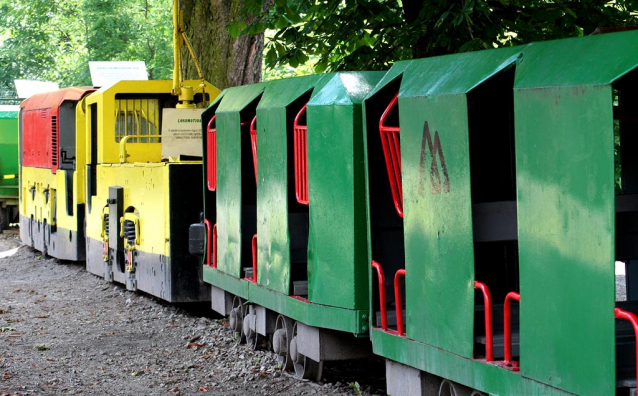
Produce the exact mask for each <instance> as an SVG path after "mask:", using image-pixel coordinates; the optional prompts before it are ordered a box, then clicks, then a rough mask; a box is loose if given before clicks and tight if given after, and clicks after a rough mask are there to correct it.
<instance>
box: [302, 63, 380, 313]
mask: <svg viewBox="0 0 638 396" xmlns="http://www.w3.org/2000/svg"><path fill="white" fill-rule="evenodd" d="M383 74H384V73H380V72H371V73H339V74H336V75H334V77H332V78H331V80H330V82H329V83H327V84H326V85H325V86H324V87H323V88H322V89H321V90H320V91H319V92H317V93H316V95H315V96H314V97H313V99H312V100H311V101H310V102H309V103H308V108H307V116H308V185H309V187H308V188H309V201H310V204H309V212H310V227H309V235H310V236H309V247H308V299H309V300H310V301H312V302H313V303H319V304H323V305H332V306H337V307H342V308H349V309H366V310H367V309H368V306H367V304H368V259H367V240H366V223H365V221H366V219H365V190H364V177H365V175H364V172H365V169H364V167H363V132H362V124H361V121H362V119H361V117H362V114H361V102H362V100H363V97H365V95H366V94H367V93H368V92H370V90H371V89H372V88H373V87H374V85H375V84H376V83H377V82H378V81H379V79H380V78H381V77H382V76H383ZM344 285H348V287H344Z"/></svg>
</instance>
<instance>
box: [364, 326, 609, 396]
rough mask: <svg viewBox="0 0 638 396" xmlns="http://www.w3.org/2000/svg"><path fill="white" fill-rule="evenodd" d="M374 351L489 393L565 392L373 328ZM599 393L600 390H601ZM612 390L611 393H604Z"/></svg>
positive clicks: (552, 395)
mask: <svg viewBox="0 0 638 396" xmlns="http://www.w3.org/2000/svg"><path fill="white" fill-rule="evenodd" d="M370 337H371V339H372V345H373V350H374V353H375V354H377V355H381V356H385V357H387V358H388V359H391V360H394V361H397V362H401V363H403V364H406V365H409V366H412V367H416V368H417V369H420V370H423V371H427V372H428V373H432V374H435V375H438V376H440V377H443V378H448V379H451V380H452V381H455V382H458V383H460V384H463V385H466V386H469V387H471V388H474V389H477V390H480V391H482V392H485V393H488V394H490V395H507V396H510V395H525V396H568V395H573V393H568V392H565V391H562V390H560V389H557V388H554V387H551V386H548V385H546V384H542V383H540V382H538V381H534V380H533V379H530V378H526V377H525V376H523V375H521V374H518V373H515V372H512V371H509V370H505V369H502V368H500V367H499V366H497V365H494V364H486V363H485V362H484V361H477V360H472V359H468V358H466V357H462V356H459V355H456V354H453V353H450V352H447V351H444V350H442V349H440V348H436V347H433V346H430V345H427V344H424V343H421V342H418V341H413V340H409V339H405V338H402V337H397V336H395V335H391V334H388V333H384V332H381V331H377V330H373V331H372V332H371V334H370ZM601 394H602V393H601ZM606 394H609V395H611V394H613V393H606Z"/></svg>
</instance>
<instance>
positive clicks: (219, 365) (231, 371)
mask: <svg viewBox="0 0 638 396" xmlns="http://www.w3.org/2000/svg"><path fill="white" fill-rule="evenodd" d="M16 238H17V232H16V231H15V230H9V231H7V232H5V233H4V234H0V252H3V251H7V250H9V249H11V248H14V247H17V246H19V244H18V243H17V242H16ZM384 374H385V373H384V366H383V362H382V361H381V360H379V359H368V360H367V361H366V362H365V363H364V364H357V363H341V364H339V365H327V367H326V369H325V370H324V380H323V381H322V382H321V383H312V382H308V381H299V380H296V379H294V378H292V376H291V375H290V374H288V373H282V372H281V371H280V370H278V369H277V367H276V359H275V356H274V355H273V354H272V353H270V352H266V351H252V350H250V349H249V348H247V347H246V346H243V345H237V344H235V342H234V340H233V337H232V334H231V332H230V330H229V329H228V323H227V322H226V321H225V320H223V319H219V318H215V317H214V316H213V313H212V311H210V310H209V309H208V307H202V306H181V307H176V306H172V305H169V304H166V303H164V302H162V301H159V300H156V299H155V298H153V297H150V296H147V295H144V294H142V293H132V292H129V291H126V290H124V289H122V286H118V285H116V284H110V283H107V282H105V281H104V280H103V279H100V278H98V277H96V276H94V275H91V274H89V273H87V272H86V271H84V266H83V263H82V264H75V263H60V262H58V261H57V260H55V259H50V258H49V259H46V258H43V257H41V256H40V253H39V252H36V251H34V250H32V249H30V248H28V247H21V248H20V249H19V250H18V252H17V253H16V254H15V255H13V256H11V257H7V258H1V259H0V396H14V395H21V396H26V395H73V394H82V395H165V394H168V395H206V394H216V395H270V394H278V395H282V396H292V395H295V396H296V395H311V394H322V395H323V394H330V395H372V394H385V392H384V389H383V387H384V378H383V376H384Z"/></svg>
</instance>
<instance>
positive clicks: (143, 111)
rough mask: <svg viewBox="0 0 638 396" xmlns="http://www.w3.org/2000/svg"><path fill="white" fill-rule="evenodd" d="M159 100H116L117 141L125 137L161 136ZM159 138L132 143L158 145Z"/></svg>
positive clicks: (143, 139) (133, 141) (136, 140)
mask: <svg viewBox="0 0 638 396" xmlns="http://www.w3.org/2000/svg"><path fill="white" fill-rule="evenodd" d="M160 113H161V109H160V101H159V99H116V100H115V141H116V142H119V141H120V140H121V139H122V138H123V137H125V136H144V135H159V134H160V131H161V130H160V128H159V125H160ZM158 140H159V138H141V139H133V140H132V141H131V142H132V143H136V142H139V143H157V142H158Z"/></svg>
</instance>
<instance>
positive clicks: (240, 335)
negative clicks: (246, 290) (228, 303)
mask: <svg viewBox="0 0 638 396" xmlns="http://www.w3.org/2000/svg"><path fill="white" fill-rule="evenodd" d="M229 322H230V323H229V324H230V329H231V330H232V331H233V335H234V338H235V342H237V343H238V344H241V343H243V342H245V341H246V337H244V331H243V330H244V302H243V301H242V299H241V298H239V297H237V296H235V298H234V299H233V309H231V310H230V315H229Z"/></svg>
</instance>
